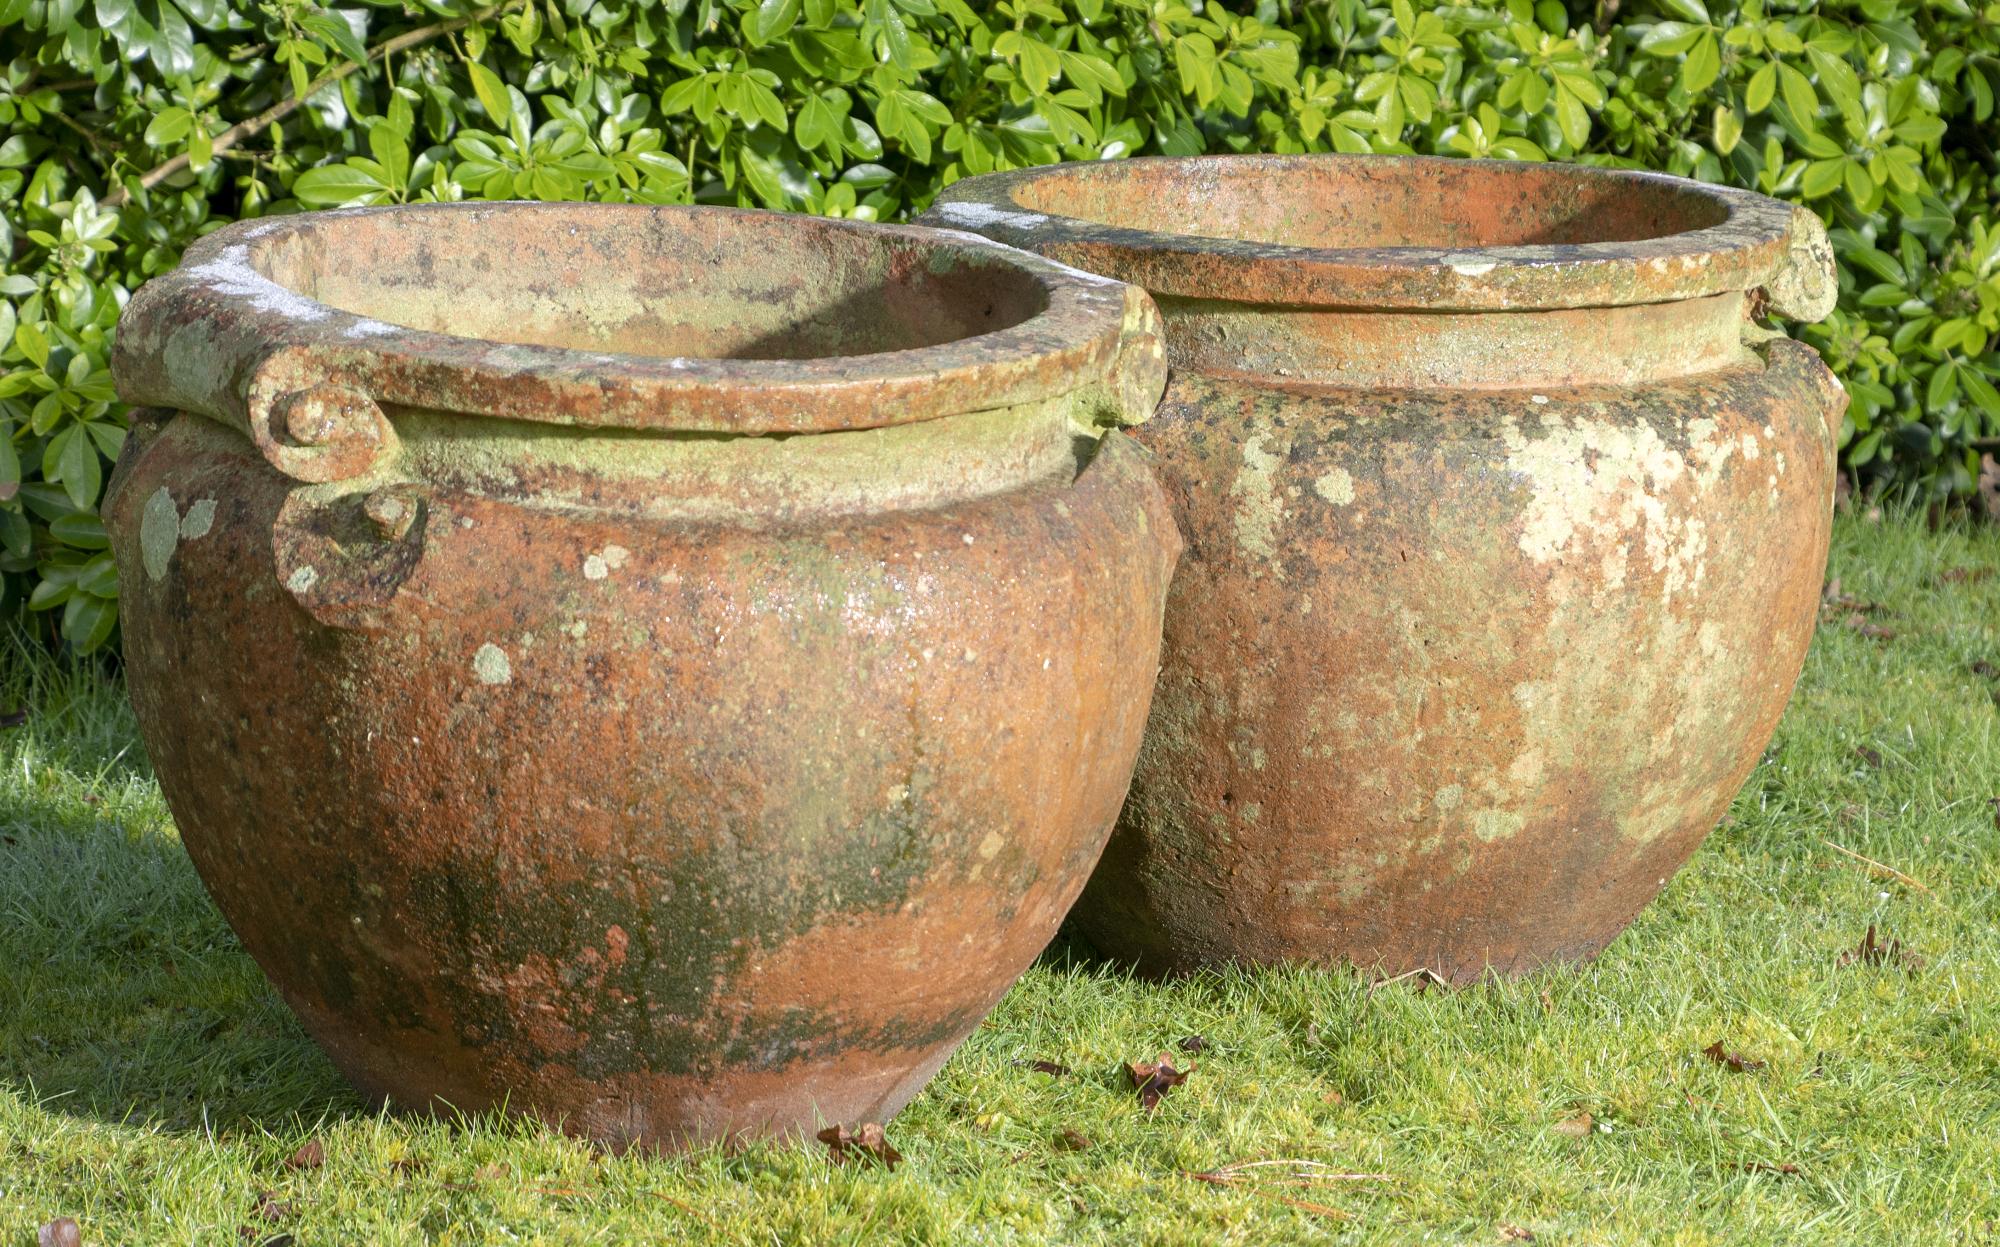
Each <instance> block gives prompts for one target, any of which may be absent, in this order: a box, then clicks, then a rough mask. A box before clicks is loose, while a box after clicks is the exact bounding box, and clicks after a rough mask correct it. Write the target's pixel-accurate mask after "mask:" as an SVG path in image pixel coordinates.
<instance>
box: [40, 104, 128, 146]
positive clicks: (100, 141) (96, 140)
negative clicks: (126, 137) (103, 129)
mask: <svg viewBox="0 0 2000 1247" xmlns="http://www.w3.org/2000/svg"><path fill="white" fill-rule="evenodd" d="M48 116H51V117H54V118H55V119H56V120H57V121H60V122H62V123H63V124H64V125H66V126H68V127H69V128H70V129H72V130H74V131H76V132H77V133H78V134H81V135H82V136H83V141H84V142H86V143H88V144H90V145H91V146H92V147H94V148H96V149H97V150H98V151H101V152H115V151H117V150H118V149H119V148H120V147H122V146H123V144H121V143H120V142H118V140H117V139H108V138H105V137H104V136H103V135H101V134H99V133H98V132H97V131H95V130H93V129H91V128H90V127H89V126H87V125H84V124H83V123H82V122H80V121H78V120H77V119H76V118H74V117H70V116H67V115H65V114H63V113H58V112H51V113H49V114H48Z"/></svg>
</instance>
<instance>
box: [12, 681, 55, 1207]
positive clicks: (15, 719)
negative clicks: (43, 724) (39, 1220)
mask: <svg viewBox="0 0 2000 1247" xmlns="http://www.w3.org/2000/svg"><path fill="white" fill-rule="evenodd" d="M27 721H28V712H27V711H25V710H9V711H8V712H7V713H5V714H0V728H7V727H20V726H21V725H22V724H24V723H26V722H27ZM49 1224H50V1225H54V1224H55V1222H53V1221H51V1222H50V1223H49Z"/></svg>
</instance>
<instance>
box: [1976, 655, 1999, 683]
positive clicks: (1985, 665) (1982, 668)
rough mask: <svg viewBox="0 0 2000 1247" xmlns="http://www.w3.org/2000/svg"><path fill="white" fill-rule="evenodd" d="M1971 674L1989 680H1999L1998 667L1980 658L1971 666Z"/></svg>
mask: <svg viewBox="0 0 2000 1247" xmlns="http://www.w3.org/2000/svg"><path fill="white" fill-rule="evenodd" d="M1972 674H1974V675H1983V676H1985V677H1986V678H1987V679H1989V680H2000V667H1996V666H1994V665H1993V664H1992V663H1990V662H1987V661H1986V660H1985V659H1984V658H1981V659H1979V660H1978V661H1976V662H1974V663H1973V664H1972Z"/></svg>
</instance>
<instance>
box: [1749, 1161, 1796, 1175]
mask: <svg viewBox="0 0 2000 1247" xmlns="http://www.w3.org/2000/svg"><path fill="white" fill-rule="evenodd" d="M1736 1167H1737V1168H1738V1169H1742V1170H1745V1171H1747V1172H1749V1173H1784V1174H1793V1173H1797V1172H1798V1171H1799V1167H1798V1166H1797V1165H1794V1164H1792V1163H1791V1162H1790V1161H1784V1162H1781V1163H1779V1164H1776V1165H1770V1164H1766V1163H1764V1162H1763V1161H1761V1160H1746V1161H1743V1162H1741V1163H1739V1164H1738V1165H1737V1166H1736Z"/></svg>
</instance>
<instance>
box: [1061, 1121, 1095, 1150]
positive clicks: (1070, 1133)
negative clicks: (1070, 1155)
mask: <svg viewBox="0 0 2000 1247" xmlns="http://www.w3.org/2000/svg"><path fill="white" fill-rule="evenodd" d="M1089 1147H1090V1140H1089V1139H1086V1138H1084V1137H1083V1133H1082V1132H1081V1131H1079V1130H1076V1129H1075V1128H1073V1127H1070V1126H1064V1127H1063V1128H1062V1129H1061V1130H1058V1131H1056V1150H1057V1151H1058V1152H1082V1151H1087V1150H1088V1149H1089Z"/></svg>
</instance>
